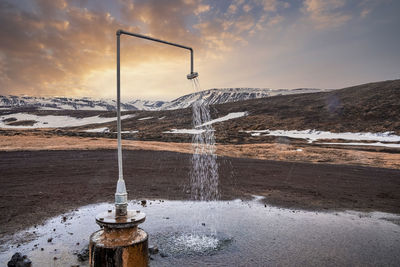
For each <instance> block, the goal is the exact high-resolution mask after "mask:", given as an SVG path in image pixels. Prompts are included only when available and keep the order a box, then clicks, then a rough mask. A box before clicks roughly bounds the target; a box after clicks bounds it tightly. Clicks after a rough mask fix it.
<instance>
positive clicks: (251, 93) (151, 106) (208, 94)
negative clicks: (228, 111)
mask: <svg viewBox="0 0 400 267" xmlns="http://www.w3.org/2000/svg"><path fill="white" fill-rule="evenodd" d="M321 91H327V90H326V89H315V88H296V89H268V88H221V89H217V88H213V89H207V90H203V91H199V92H194V93H190V94H186V95H183V96H180V97H178V98H176V99H174V100H172V101H150V100H139V99H135V100H131V101H123V102H121V109H122V110H124V111H133V110H146V111H160V110H174V109H182V108H187V107H190V106H191V105H192V104H193V102H195V101H197V100H199V99H203V101H206V102H207V103H208V104H210V105H212V104H224V103H230V102H237V101H243V100H249V99H258V98H264V97H271V96H275V95H289V94H301V93H316V92H321ZM21 107H29V108H37V109H42V110H97V111H113V110H115V109H116V101H115V100H114V99H94V98H89V97H82V98H71V97H32V96H13V95H10V96H1V95H0V108H3V109H5V108H11V109H12V108H21Z"/></svg>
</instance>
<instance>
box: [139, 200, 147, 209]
mask: <svg viewBox="0 0 400 267" xmlns="http://www.w3.org/2000/svg"><path fill="white" fill-rule="evenodd" d="M146 203H147V201H146V200H145V199H144V200H141V201H140V204H142V206H143V207H144V206H146Z"/></svg>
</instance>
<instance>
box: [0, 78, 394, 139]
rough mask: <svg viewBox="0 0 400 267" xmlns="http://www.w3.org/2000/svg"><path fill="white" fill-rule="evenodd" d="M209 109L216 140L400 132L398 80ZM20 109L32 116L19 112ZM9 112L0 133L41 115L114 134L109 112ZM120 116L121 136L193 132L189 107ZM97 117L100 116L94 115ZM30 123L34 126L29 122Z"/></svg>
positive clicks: (82, 130) (83, 131) (73, 131)
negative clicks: (291, 133)
mask: <svg viewBox="0 0 400 267" xmlns="http://www.w3.org/2000/svg"><path fill="white" fill-rule="evenodd" d="M185 103H188V102H185ZM210 110H211V115H212V118H213V119H218V118H219V119H218V121H215V122H214V123H213V127H214V128H215V130H216V131H215V135H216V138H217V142H220V143H262V142H271V141H273V140H276V137H275V136H271V135H269V136H268V135H265V134H260V133H257V134H254V132H252V131H266V130H307V129H315V130H319V131H330V132H334V133H343V132H354V133H357V132H371V133H383V132H394V133H395V134H397V135H400V80H393V81H383V82H376V83H369V84H363V85H358V86H353V87H348V88H343V89H339V90H332V91H325V92H316V93H303V94H291V95H276V96H272V97H267V98H260V99H251V100H245V101H237V102H231V103H225V104H216V105H211V106H210ZM23 111H24V112H28V113H29V114H31V115H29V116H28V115H21V112H23ZM11 112H19V114H20V115H17V114H16V115H13V114H8V113H10V111H4V110H3V111H0V113H1V114H3V115H4V114H8V115H5V116H2V118H3V122H2V123H3V125H6V126H7V127H8V128H11V129H8V130H3V134H10V131H12V127H9V125H11V126H13V125H15V127H16V128H15V130H18V129H17V128H18V127H24V126H26V125H28V126H29V125H34V123H35V120H37V119H40V120H41V119H42V118H45V117H44V116H49V115H51V116H54V115H57V116H64V117H63V119H68V120H67V121H68V122H69V124H68V125H69V127H70V128H65V127H63V128H59V126H56V129H48V130H46V131H49V132H51V133H56V134H57V135H79V136H93V137H95V136H98V137H100V136H105V137H113V138H114V137H115V131H116V123H115V119H112V117H115V112H114V111H109V112H100V111H79V110H77V111H70V110H57V111H54V110H29V109H28V110H24V109H22V110H21V109H19V110H14V111H11ZM123 114H125V115H130V116H127V117H124V118H126V119H124V120H123V122H122V129H123V131H124V138H127V139H138V140H158V141H176V142H187V141H189V142H190V141H191V138H192V135H191V134H188V133H185V132H187V130H188V129H189V130H190V129H192V128H193V127H192V110H191V108H185V109H179V110H162V111H125V112H123ZM98 115H99V116H100V117H96V116H98ZM227 115H228V116H227ZM23 116H25V117H30V118H29V119H26V120H25V121H23V120H22V121H20V119H18V118H20V117H23ZM35 116H36V117H35ZM225 116H227V117H225ZM65 117H68V118H65ZM86 117H92V118H94V119H96V120H95V121H93V120H90V119H89V118H86ZM104 117H106V118H107V119H106V118H104ZM57 118H58V117H57ZM57 118H56V119H54V117H49V119H50V121H49V122H50V123H51V120H53V121H55V120H59V119H57ZM59 118H61V117H59ZM74 118H86V119H88V121H89V122H90V123H86V124H83V123H81V122H80V121H79V123H78V124H76V123H75V122H71V123H70V121H71V120H72V119H74ZM108 118H109V119H108ZM75 120H76V119H75ZM49 122H42V124H41V125H42V126H41V127H42V128H46V127H50V126H49V124H48V123H49ZM74 123H75V124H74ZM36 125H38V124H36ZM74 125H75V126H74ZM29 127H31V128H34V126H29ZM0 128H1V127H0ZM50 128H51V127H50ZM173 129H178V131H177V132H174V131H173V132H172V133H170V131H171V130H173ZM33 131H34V130H33ZM395 142H396V141H395Z"/></svg>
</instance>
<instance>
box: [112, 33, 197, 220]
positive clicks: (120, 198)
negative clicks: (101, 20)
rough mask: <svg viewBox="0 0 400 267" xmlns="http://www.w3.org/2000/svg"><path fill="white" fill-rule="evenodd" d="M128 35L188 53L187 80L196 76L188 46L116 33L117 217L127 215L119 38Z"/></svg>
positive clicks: (142, 36)
mask: <svg viewBox="0 0 400 267" xmlns="http://www.w3.org/2000/svg"><path fill="white" fill-rule="evenodd" d="M123 34H125V35H129V36H133V37H137V38H141V39H146V40H149V41H154V42H158V43H163V44H167V45H172V46H175V47H180V48H183V49H187V50H189V51H190V73H189V74H188V75H187V78H188V79H194V78H196V77H197V76H198V74H197V72H193V49H192V48H191V47H188V46H184V45H180V44H176V43H171V42H167V41H164V40H160V39H156V38H152V37H149V36H146V35H141V34H137V33H131V32H127V31H124V30H118V31H117V132H118V133H117V138H118V182H117V190H116V192H115V207H116V215H117V216H125V215H126V214H127V206H128V194H127V192H126V187H125V181H124V177H123V169H122V144H121V92H120V86H121V80H120V78H121V73H120V37H121V35H123Z"/></svg>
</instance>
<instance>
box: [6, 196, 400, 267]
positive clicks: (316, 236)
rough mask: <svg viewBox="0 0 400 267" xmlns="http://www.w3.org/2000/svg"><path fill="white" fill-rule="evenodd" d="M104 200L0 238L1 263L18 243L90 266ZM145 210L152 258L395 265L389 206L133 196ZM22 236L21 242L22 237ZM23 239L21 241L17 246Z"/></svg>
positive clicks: (155, 261)
mask: <svg viewBox="0 0 400 267" xmlns="http://www.w3.org/2000/svg"><path fill="white" fill-rule="evenodd" d="M112 206H113V205H112V204H109V203H100V204H95V205H88V206H84V207H81V208H79V209H77V210H75V211H73V212H70V213H66V214H62V215H60V216H57V217H54V218H51V219H49V220H48V221H47V222H46V223H45V224H44V225H40V226H36V227H32V228H29V229H27V230H26V231H22V232H20V233H17V234H15V235H14V236H13V242H9V243H6V244H1V245H0V264H2V265H3V266H4V265H6V264H7V261H8V260H9V259H10V258H11V256H12V254H14V253H15V252H17V251H19V252H21V253H23V254H26V255H28V257H29V258H30V259H31V260H32V262H33V265H34V266H71V265H79V266H87V265H88V262H87V261H86V262H80V261H79V260H78V257H77V254H78V253H79V251H81V250H82V249H83V248H85V247H86V246H87V244H88V242H89V236H90V234H91V233H92V232H94V231H96V230H98V229H99V227H98V226H97V225H96V223H95V221H94V217H95V215H96V214H97V213H100V212H103V211H105V210H107V209H109V208H112ZM129 208H130V209H136V210H141V211H143V212H145V213H146V215H147V219H146V222H145V223H143V224H141V228H143V229H144V230H145V231H147V232H148V233H149V236H150V237H149V243H150V245H157V246H158V248H159V253H158V254H156V255H152V256H151V257H152V260H151V261H150V264H151V266H171V265H175V266H199V265H201V266H204V265H213V266H221V265H223V266H261V265H263V266H265V265H318V266H331V265H363V266H376V265H385V266H396V265H397V266H398V264H399V263H400V254H399V253H398V252H399V251H400V226H399V225H398V224H397V223H396V222H398V221H399V219H400V216H398V215H393V214H387V213H379V212H373V213H360V212H353V211H348V212H339V213H325V212H312V211H299V210H289V209H280V208H276V207H272V206H264V204H262V203H261V202H260V200H259V199H258V198H255V199H254V200H252V201H241V200H235V201H211V202H199V201H158V200H157V201H148V202H147V206H146V207H142V206H141V205H140V203H138V202H131V203H130V205H129ZM22 241H24V242H22ZM18 244H19V247H18V248H17V246H18Z"/></svg>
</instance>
